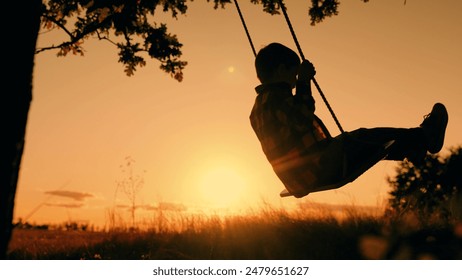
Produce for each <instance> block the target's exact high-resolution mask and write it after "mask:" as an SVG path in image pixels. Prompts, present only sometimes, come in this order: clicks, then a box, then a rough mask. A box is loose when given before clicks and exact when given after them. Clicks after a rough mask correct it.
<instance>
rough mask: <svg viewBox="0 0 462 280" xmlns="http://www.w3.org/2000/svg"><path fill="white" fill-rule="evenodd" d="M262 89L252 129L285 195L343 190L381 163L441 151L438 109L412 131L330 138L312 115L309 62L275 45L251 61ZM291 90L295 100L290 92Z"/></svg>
mask: <svg viewBox="0 0 462 280" xmlns="http://www.w3.org/2000/svg"><path fill="white" fill-rule="evenodd" d="M255 68H256V72H257V77H258V79H259V80H260V82H261V85H259V86H257V87H256V88H255V90H256V92H257V96H256V99H255V104H254V106H253V108H252V111H251V114H250V123H251V125H252V128H253V130H254V132H255V134H256V135H257V138H258V140H259V141H260V143H261V146H262V149H263V152H264V154H265V155H266V157H267V159H268V161H269V162H270V163H271V165H272V167H273V170H274V171H275V173H276V175H277V176H278V177H279V179H280V180H281V181H282V183H283V184H284V186H285V187H286V189H287V191H288V193H289V195H293V196H295V197H297V198H299V197H303V196H305V195H307V194H309V193H311V192H316V191H323V190H328V189H334V188H338V187H341V186H342V185H344V184H346V183H348V182H351V181H353V180H355V179H356V178H357V177H358V176H360V175H361V174H362V173H364V172H365V171H367V169H369V168H370V167H372V166H373V165H374V164H375V163H376V162H378V161H379V160H381V159H386V160H404V159H407V160H409V161H411V162H412V163H414V164H418V163H420V162H422V161H423V159H424V158H425V156H426V154H427V152H430V153H432V154H435V153H438V152H439V151H440V150H441V148H442V147H443V142H444V135H445V131H446V126H447V122H448V113H447V111H446V108H445V106H444V105H443V104H441V103H436V104H435V105H434V106H433V109H432V111H431V113H430V114H428V115H426V116H425V118H424V120H423V122H422V124H420V126H418V127H413V128H391V127H381V128H369V129H367V128H360V129H357V130H354V131H351V132H344V133H342V134H340V135H338V136H336V137H332V136H331V135H330V133H329V131H328V130H327V128H326V127H325V126H324V124H323V122H322V121H321V120H320V119H319V118H318V117H317V116H316V115H315V101H314V99H313V97H312V93H311V80H312V79H313V77H314V75H315V74H316V71H315V68H314V66H313V65H312V64H311V63H310V62H309V61H303V62H300V58H299V56H298V55H297V54H296V53H295V52H294V51H293V50H291V49H289V48H287V47H286V46H284V45H282V44H279V43H271V44H269V45H267V46H266V47H264V48H262V49H261V50H260V51H259V52H258V54H257V56H256V59H255ZM294 88H295V94H293V93H292V90H293V89H294Z"/></svg>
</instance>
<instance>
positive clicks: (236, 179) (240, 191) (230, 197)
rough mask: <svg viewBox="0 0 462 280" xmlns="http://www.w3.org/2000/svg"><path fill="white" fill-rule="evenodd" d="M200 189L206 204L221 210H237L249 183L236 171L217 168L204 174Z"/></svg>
mask: <svg viewBox="0 0 462 280" xmlns="http://www.w3.org/2000/svg"><path fill="white" fill-rule="evenodd" d="M198 188H199V192H200V193H199V195H200V196H201V198H202V199H203V200H204V202H205V203H207V204H210V205H213V206H217V207H220V208H221V207H223V208H236V207H238V206H239V205H240V202H241V200H242V199H243V198H244V195H245V191H246V189H247V183H246V181H245V179H244V178H243V177H242V176H241V175H240V174H239V173H238V172H237V171H236V170H234V169H232V168H230V167H226V166H216V167H212V168H210V169H208V170H207V171H206V172H204V174H203V175H202V176H201V177H200V179H199V182H198Z"/></svg>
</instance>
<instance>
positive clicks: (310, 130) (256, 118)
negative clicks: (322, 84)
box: [250, 82, 331, 196]
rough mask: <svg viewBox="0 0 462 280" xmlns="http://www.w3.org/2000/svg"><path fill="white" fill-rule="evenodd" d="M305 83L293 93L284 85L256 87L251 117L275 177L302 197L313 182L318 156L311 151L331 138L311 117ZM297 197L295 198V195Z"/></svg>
mask: <svg viewBox="0 0 462 280" xmlns="http://www.w3.org/2000/svg"><path fill="white" fill-rule="evenodd" d="M309 86H310V85H309V84H307V83H301V82H299V83H297V88H296V93H295V95H293V94H292V89H291V87H290V85H289V84H287V83H274V84H263V85H260V86H258V87H256V89H255V90H256V92H257V97H256V99H255V104H254V106H253V108H252V112H251V114H250V123H251V125H252V128H253V130H254V131H255V134H256V135H257V137H258V140H259V141H260V143H261V147H262V149H263V152H264V153H265V155H266V157H267V159H268V161H269V162H270V163H271V165H272V167H273V169H274V171H275V173H276V174H277V175H278V177H279V178H280V179H281V181H282V182H283V183H284V185H285V186H286V188H287V189H288V190H289V192H291V193H292V194H293V195H295V196H303V192H306V190H305V189H306V185H308V184H311V183H313V182H315V181H316V172H317V170H316V169H317V168H318V167H317V166H316V161H317V155H316V153H314V154H313V153H311V149H310V148H311V147H313V146H312V145H313V144H316V143H318V142H320V141H322V140H325V139H330V138H331V135H330V134H329V132H328V130H327V129H326V127H325V126H324V124H323V123H322V121H321V120H320V119H319V118H318V117H317V116H316V115H315V114H314V110H315V104H314V103H315V102H314V99H313V97H312V95H311V91H310V89H309ZM297 194H298V195H297Z"/></svg>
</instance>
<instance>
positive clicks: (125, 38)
mask: <svg viewBox="0 0 462 280" xmlns="http://www.w3.org/2000/svg"><path fill="white" fill-rule="evenodd" d="M189 1H190V2H192V0H189ZM362 1H364V2H367V1H368V0H362ZM187 2H188V1H187V0H44V1H43V5H42V11H41V15H42V28H43V29H45V30H47V31H50V30H53V29H60V30H62V31H64V32H65V33H66V35H67V40H65V41H64V42H62V43H61V44H59V45H52V46H48V47H43V48H38V49H37V50H36V53H40V52H42V51H45V50H50V49H58V54H57V55H58V56H66V55H67V54H69V53H71V54H75V55H83V54H84V49H83V44H84V42H85V41H86V40H88V39H91V38H98V39H99V40H106V41H109V42H111V43H112V44H114V45H115V46H117V48H118V56H119V62H121V63H122V64H123V65H124V66H125V73H126V74H127V75H128V76H131V75H133V74H134V72H135V71H136V69H137V67H143V66H145V65H146V61H145V59H144V57H143V56H142V54H147V55H148V56H149V57H151V58H153V59H157V60H158V61H160V68H161V69H162V70H164V71H165V72H167V73H169V74H170V75H171V76H172V77H173V78H174V79H176V80H178V81H182V80H183V69H184V68H185V66H186V65H187V62H186V61H183V60H182V59H181V55H182V52H181V48H182V46H183V45H182V44H181V43H180V42H179V40H178V38H177V36H176V35H175V34H171V33H169V32H168V30H167V25H166V24H164V23H158V22H156V21H155V20H154V15H155V13H156V12H157V11H159V10H160V11H161V12H164V13H171V16H172V17H173V18H175V19H177V18H178V15H180V14H185V13H186V12H187V9H188V6H187ZM207 2H213V4H214V7H215V9H217V8H224V7H225V5H226V4H230V3H231V0H213V1H211V0H207ZM250 2H251V3H253V4H256V5H262V7H263V11H264V12H267V13H270V14H272V15H275V14H279V10H280V6H279V4H280V2H279V0H250ZM339 4H340V3H339V0H311V7H310V8H309V12H308V14H309V16H310V18H311V24H312V25H315V24H316V23H319V22H321V21H322V20H324V19H325V18H326V17H329V16H333V15H337V14H338V6H339Z"/></svg>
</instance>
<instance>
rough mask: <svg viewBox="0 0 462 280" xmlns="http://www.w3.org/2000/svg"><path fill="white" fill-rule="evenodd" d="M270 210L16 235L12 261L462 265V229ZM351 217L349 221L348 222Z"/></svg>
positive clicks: (350, 212) (451, 224)
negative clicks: (454, 261)
mask: <svg viewBox="0 0 462 280" xmlns="http://www.w3.org/2000/svg"><path fill="white" fill-rule="evenodd" d="M320 212H321V214H319V213H316V214H313V213H305V212H303V213H302V212H294V213H288V212H286V211H283V210H274V209H269V210H262V211H261V212H258V213H254V214H249V215H245V216H218V215H217V216H214V215H210V216H205V215H189V216H187V215H184V214H178V213H177V214H174V215H169V214H168V213H160V214H161V215H160V216H158V217H157V218H156V219H154V220H153V221H152V222H151V223H150V225H149V226H148V227H146V228H144V229H139V228H136V229H133V228H129V227H125V228H124V227H115V226H114V227H113V228H110V229H107V230H104V231H91V230H88V229H84V230H82V229H79V230H75V229H74V230H71V229H68V230H63V229H59V230H58V229H36V228H33V229H23V228H15V230H14V232H13V237H12V241H11V243H10V250H9V255H8V257H9V258H10V259H48V260H50V259H51V260H56V259H117V260H141V259H164V260H166V259H173V260H180V259H196V260H209V259H210V260H213V259H218V260H232V259H234V260H246V259H254V260H269V259H271V260H278V259H286V260H288V259H313V260H347V259H349V260H363V259H462V224H461V223H458V222H455V221H448V220H445V221H441V220H435V221H432V222H425V223H422V222H419V220H418V219H416V217H414V216H413V215H412V214H406V215H400V216H394V215H390V213H387V214H370V213H369V214H368V213H363V212H361V211H358V210H355V208H351V209H347V210H346V211H344V214H343V215H342V216H339V215H335V214H333V213H330V212H329V213H327V212H326V211H320ZM345 213H346V214H345Z"/></svg>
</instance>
